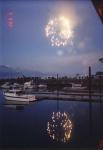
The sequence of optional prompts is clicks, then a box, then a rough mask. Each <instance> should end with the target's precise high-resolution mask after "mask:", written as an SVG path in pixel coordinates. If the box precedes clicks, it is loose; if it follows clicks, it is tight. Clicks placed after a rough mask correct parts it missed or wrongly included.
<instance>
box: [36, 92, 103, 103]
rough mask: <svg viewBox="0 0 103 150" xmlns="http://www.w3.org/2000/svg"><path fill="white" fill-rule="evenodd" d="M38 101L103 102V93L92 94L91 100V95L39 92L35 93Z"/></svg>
mask: <svg viewBox="0 0 103 150" xmlns="http://www.w3.org/2000/svg"><path fill="white" fill-rule="evenodd" d="M34 94H35V95H36V98H37V100H43V99H48V100H66V101H83V102H103V93H102V94H101V95H100V94H99V93H92V94H91V98H90V96H89V93H63V92H58V93H52V92H38V93H36V92H35V93H34Z"/></svg>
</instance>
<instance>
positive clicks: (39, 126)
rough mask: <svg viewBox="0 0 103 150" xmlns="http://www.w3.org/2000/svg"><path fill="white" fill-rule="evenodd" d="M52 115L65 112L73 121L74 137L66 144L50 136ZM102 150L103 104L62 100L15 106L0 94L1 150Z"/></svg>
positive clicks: (72, 134) (16, 104) (40, 101)
mask: <svg viewBox="0 0 103 150" xmlns="http://www.w3.org/2000/svg"><path fill="white" fill-rule="evenodd" d="M53 112H54V113H57V112H60V113H62V114H63V113H64V112H65V113H66V114H67V115H68V117H69V119H70V120H71V123H72V130H71V135H70V138H69V140H68V141H66V142H62V141H60V140H56V139H55V138H54V139H53V138H51V137H50V135H49V134H48V130H47V125H48V122H49V121H50V119H51V118H52V114H53ZM55 132H58V131H56V130H55ZM55 132H54V133H53V134H54V135H53V136H55V134H56V133H55ZM102 146H103V104H102V103H100V102H99V103H97V102H82V101H77V102H76V101H70V100H69V101H63V100H60V99H59V100H46V99H43V100H38V101H34V102H31V103H25V104H24V103H13V102H10V101H9V102H8V101H6V100H5V99H4V97H3V94H2V91H0V147H1V148H28V149H30V148H63V149H64V148H70V149H72V148H73V149H76V148H82V149H85V148H93V149H99V148H101V147H102Z"/></svg>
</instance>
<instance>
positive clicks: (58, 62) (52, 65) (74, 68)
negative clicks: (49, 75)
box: [34, 52, 103, 74]
mask: <svg viewBox="0 0 103 150" xmlns="http://www.w3.org/2000/svg"><path fill="white" fill-rule="evenodd" d="M102 55H103V52H102V53H99V54H98V53H97V52H95V53H87V54H86V53H85V54H80V55H79V54H76V55H66V56H64V55H63V56H61V57H58V56H42V57H39V58H38V59H37V62H38V64H37V63H36V65H35V66H34V68H36V70H39V71H43V72H59V73H67V74H76V73H83V74H84V73H87V71H88V66H92V67H93V68H94V70H95V68H97V66H98V67H99V65H101V64H100V62H99V58H100V57H101V56H102ZM35 61H36V60H35ZM98 69H99V68H98Z"/></svg>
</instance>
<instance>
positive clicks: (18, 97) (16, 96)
mask: <svg viewBox="0 0 103 150" xmlns="http://www.w3.org/2000/svg"><path fill="white" fill-rule="evenodd" d="M3 95H4V97H5V99H6V100H11V101H27V102H30V101H35V100H36V97H35V95H31V94H25V93H24V91H22V90H17V89H13V90H8V91H5V92H3Z"/></svg>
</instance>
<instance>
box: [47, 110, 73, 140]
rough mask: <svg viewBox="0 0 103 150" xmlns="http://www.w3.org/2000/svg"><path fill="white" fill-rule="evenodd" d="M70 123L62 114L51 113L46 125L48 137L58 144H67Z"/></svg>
mask: <svg viewBox="0 0 103 150" xmlns="http://www.w3.org/2000/svg"><path fill="white" fill-rule="evenodd" d="M71 131H72V122H71V121H70V119H69V117H68V115H67V114H66V113H65V112H64V113H61V112H56V113H55V112H53V114H52V118H51V120H50V121H49V122H48V123H47V132H48V134H49V136H50V137H51V138H52V139H53V140H56V141H59V142H68V140H69V139H70V137H71Z"/></svg>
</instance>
